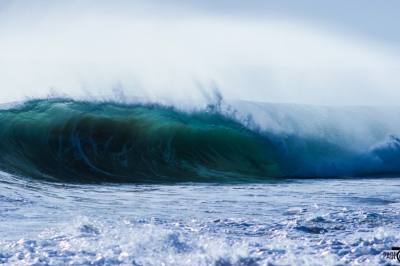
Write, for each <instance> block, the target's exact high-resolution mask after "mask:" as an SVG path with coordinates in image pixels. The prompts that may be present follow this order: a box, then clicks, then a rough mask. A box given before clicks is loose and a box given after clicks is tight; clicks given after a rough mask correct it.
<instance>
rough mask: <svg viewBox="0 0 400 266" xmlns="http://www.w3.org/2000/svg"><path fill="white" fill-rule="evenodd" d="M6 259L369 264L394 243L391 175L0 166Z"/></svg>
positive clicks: (0, 225) (399, 201) (2, 255)
mask: <svg viewBox="0 0 400 266" xmlns="http://www.w3.org/2000/svg"><path fill="white" fill-rule="evenodd" d="M0 176H1V177H0V178H1V179H0V191H1V196H0V262H1V263H3V264H5V265H304V264H308V265H346V264H352V265H357V264H362V265H374V264H385V263H395V261H390V260H387V259H385V258H383V257H382V255H381V253H382V252H383V251H384V250H387V249H390V248H391V247H392V246H395V245H399V244H400V237H399V233H400V225H399V224H398V221H399V219H400V184H399V183H398V180H397V179H395V178H393V179H389V178H384V179H380V178H377V179H309V180H290V179H287V180H281V181H276V182H264V183H252V184H251V183H250V184H242V183H237V184H223V185H222V184H201V183H200V184H196V183H178V184H168V185H162V184H159V185H135V184H102V185H82V184H62V183H47V182H42V181H32V180H29V179H24V178H19V177H16V176H12V175H10V174H6V173H1V175H0Z"/></svg>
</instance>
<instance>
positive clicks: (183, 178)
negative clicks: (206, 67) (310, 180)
mask: <svg viewBox="0 0 400 266" xmlns="http://www.w3.org/2000/svg"><path fill="white" fill-rule="evenodd" d="M0 138H1V141H0V168H1V170H3V171H6V172H9V173H13V174H16V175H21V176H26V177H32V178H40V179H46V180H53V181H62V182H146V183H151V182H214V181H215V182H221V181H250V180H252V181H254V180H263V179H271V178H284V177H299V178H304V177H345V176H366V175H394V174H399V173H400V140H399V138H397V137H396V136H392V137H390V138H389V139H388V140H386V141H384V142H382V143H378V144H376V145H374V146H372V147H366V148H365V149H364V150H362V151H360V150H358V151H355V150H354V149H352V147H350V146H349V145H344V144H343V143H338V142H335V141H332V140H330V139H328V138H327V139H324V138H321V137H310V136H308V137H307V136H302V135H296V134H295V133H291V134H280V133H278V132H272V131H268V130H262V129H255V128H254V127H249V126H248V125H245V124H244V123H243V122H241V121H240V120H239V119H237V118H235V117H234V116H229V115H226V114H224V113H223V112H220V111H219V110H215V109H212V108H209V109H204V110H197V111H192V112H183V111H180V110H178V109H176V108H173V107H167V106H162V105H157V104H140V103H137V104H117V103H110V102H106V103H104V102H90V101H74V100H70V99H47V100H33V101H28V102H25V103H23V104H21V105H17V106H13V107H11V108H8V109H3V110H1V111H0Z"/></svg>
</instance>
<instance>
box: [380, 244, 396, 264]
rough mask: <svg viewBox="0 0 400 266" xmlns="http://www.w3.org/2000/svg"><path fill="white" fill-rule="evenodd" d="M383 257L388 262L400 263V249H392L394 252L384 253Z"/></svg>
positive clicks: (387, 251)
mask: <svg viewBox="0 0 400 266" xmlns="http://www.w3.org/2000/svg"><path fill="white" fill-rule="evenodd" d="M382 256H383V257H384V258H385V259H387V260H397V261H398V262H400V247H392V250H386V251H383V253H382Z"/></svg>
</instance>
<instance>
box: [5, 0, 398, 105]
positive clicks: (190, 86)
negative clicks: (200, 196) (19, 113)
mask: <svg viewBox="0 0 400 266" xmlns="http://www.w3.org/2000/svg"><path fill="white" fill-rule="evenodd" d="M398 10H400V2H399V1H395V0H387V1H372V0H364V1H362V0H353V1H344V0H338V1H311V0H296V1H294V0H293V1H289V0H280V1H259V0H249V1H238V0H230V1H228V0H214V1H211V0H205V1H194V0H187V1H180V0H172V1H165V0H163V1H161V0H150V1H125V0H116V1H104V0H98V1H92V0H86V1H85V0H84V1H73V0H72V1H63V0H59V1H43V0H42V1H41V0H38V1H12V0H0V102H9V101H17V100H21V99H27V98H37V97H45V96H47V95H49V94H50V95H65V96H71V97H78V98H79V97H83V98H85V97H86V98H102V97H108V96H107V95H110V94H113V92H115V91H116V90H117V91H118V90H122V91H123V94H124V96H126V98H129V97H142V98H149V99H150V100H154V101H166V102H172V103H174V102H187V103H188V102H190V101H196V100H198V99H199V98H202V97H203V98H204V91H208V90H211V89H214V88H218V90H220V92H221V93H222V94H223V95H224V97H225V98H229V99H242V100H251V101H265V102H290V103H304V104H319V105H321V104H322V105H397V99H398V96H400V75H398V73H399V71H400V60H399V59H400V45H399V44H400V34H399V33H400V32H399V31H400V30H399V29H398V25H400V16H398V15H397V13H398ZM119 95H120V94H119Z"/></svg>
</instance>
